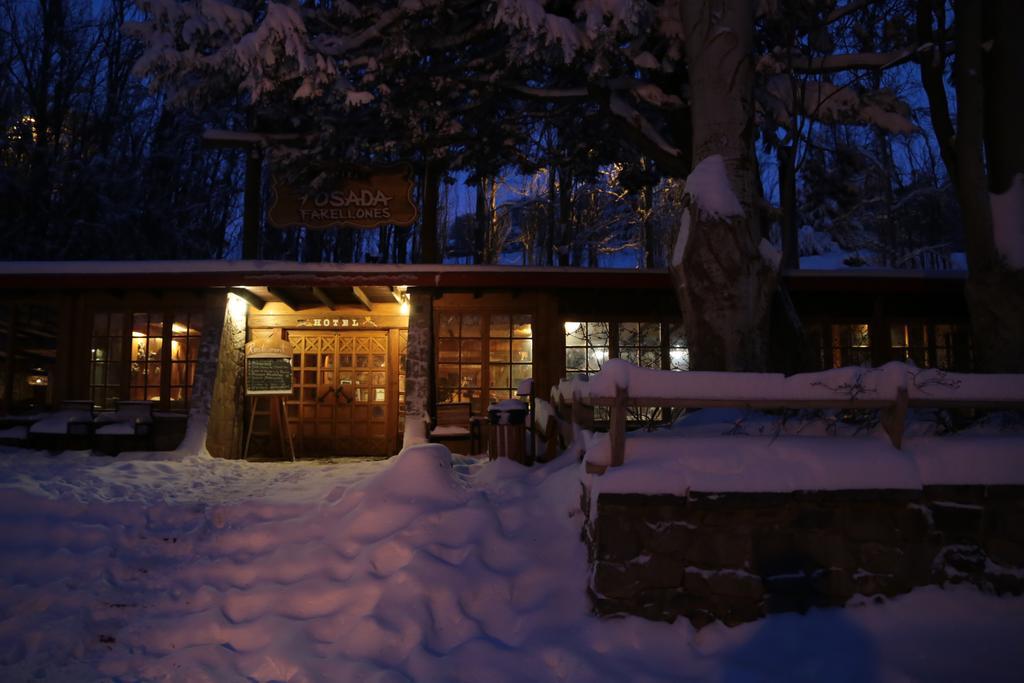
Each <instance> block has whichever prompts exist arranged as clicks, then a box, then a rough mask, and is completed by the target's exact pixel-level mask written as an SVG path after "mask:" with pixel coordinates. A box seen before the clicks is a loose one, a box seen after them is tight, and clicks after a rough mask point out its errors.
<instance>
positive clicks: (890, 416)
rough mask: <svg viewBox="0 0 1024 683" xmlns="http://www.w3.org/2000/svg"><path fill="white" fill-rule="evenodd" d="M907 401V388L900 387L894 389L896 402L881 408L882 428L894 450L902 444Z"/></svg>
mask: <svg viewBox="0 0 1024 683" xmlns="http://www.w3.org/2000/svg"><path fill="white" fill-rule="evenodd" d="M907 403H908V399H907V388H906V387H900V388H898V389H897V390H896V402H895V403H893V404H892V406H891V407H889V408H885V409H884V410H882V414H881V418H882V428H883V429H885V433H886V434H888V435H889V441H891V442H892V445H893V447H894V448H895V449H896V450H899V449H900V447H901V446H902V445H903V423H904V422H905V421H906V419H907Z"/></svg>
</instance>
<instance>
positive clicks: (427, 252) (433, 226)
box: [420, 158, 441, 263]
mask: <svg viewBox="0 0 1024 683" xmlns="http://www.w3.org/2000/svg"><path fill="white" fill-rule="evenodd" d="M440 182H441V174H440V173H439V168H438V163H437V161H434V160H433V159H430V158H427V160H426V161H425V162H424V172H423V219H422V222H421V223H420V263H437V262H438V257H437V203H438V197H439V194H438V184H439V183H440Z"/></svg>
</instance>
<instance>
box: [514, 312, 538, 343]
mask: <svg viewBox="0 0 1024 683" xmlns="http://www.w3.org/2000/svg"><path fill="white" fill-rule="evenodd" d="M512 336H514V337H520V338H524V337H532V336H533V324H532V321H531V318H530V316H528V315H514V316H512Z"/></svg>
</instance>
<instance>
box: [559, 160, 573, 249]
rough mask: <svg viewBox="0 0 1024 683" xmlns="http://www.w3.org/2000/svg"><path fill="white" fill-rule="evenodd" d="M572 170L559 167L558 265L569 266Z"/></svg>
mask: <svg viewBox="0 0 1024 683" xmlns="http://www.w3.org/2000/svg"><path fill="white" fill-rule="evenodd" d="M572 183H573V179H572V171H570V170H569V169H567V168H566V167H564V166H560V167H559V168H558V209H559V210H558V223H559V225H560V227H561V230H560V234H559V237H558V265H560V266H568V265H569V255H570V252H571V251H572V241H573V240H572Z"/></svg>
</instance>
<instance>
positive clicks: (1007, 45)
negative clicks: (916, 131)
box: [917, 0, 1024, 372]
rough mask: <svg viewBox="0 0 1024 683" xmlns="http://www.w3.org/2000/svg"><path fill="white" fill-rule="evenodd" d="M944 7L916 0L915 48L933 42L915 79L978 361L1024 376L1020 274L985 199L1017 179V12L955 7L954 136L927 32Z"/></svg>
mask: <svg viewBox="0 0 1024 683" xmlns="http://www.w3.org/2000/svg"><path fill="white" fill-rule="evenodd" d="M944 11H945V4H944V3H943V2H941V1H939V0H919V3H918V7H917V31H918V39H919V40H920V41H921V42H922V44H928V43H932V44H935V45H936V47H934V48H932V50H933V54H929V55H924V56H923V58H922V59H921V61H920V68H921V81H922V83H923V85H924V89H925V93H926V94H927V96H928V104H929V110H930V113H931V118H932V127H933V128H934V129H935V135H936V139H937V141H938V143H939V150H940V152H941V153H942V159H943V161H944V162H945V164H946V170H947V172H948V173H949V176H950V178H951V179H952V181H953V183H954V185H955V186H956V194H957V200H958V201H959V203H960V212H961V214H962V216H963V222H964V230H965V233H966V244H967V266H968V271H969V275H968V281H967V304H968V308H969V309H970V314H971V328H972V331H973V337H974V350H975V356H976V359H975V360H976V365H977V366H978V368H979V369H982V370H988V371H1012V372H1024V345H1022V344H1021V343H1020V340H1021V339H1022V338H1024V271H1022V269H1021V268H1020V266H1019V265H1018V266H1017V267H1016V268H1014V267H1012V266H1011V265H1010V264H1009V263H1007V262H1006V261H1005V260H1004V259H1003V258H1001V257H1000V254H999V253H998V251H997V248H996V241H995V234H994V231H993V214H992V204H991V198H990V195H989V192H990V191H991V192H993V193H994V194H996V195H998V194H1000V193H1001V192H1006V191H1007V190H1008V189H1010V187H1011V184H1012V179H1013V177H1014V176H1015V175H1016V174H1021V175H1020V177H1021V178H1022V179H1024V150H1022V149H1021V147H1022V144H1021V131H1020V129H1019V127H1018V126H1017V125H1016V124H1015V121H1014V119H1015V117H1017V116H1018V115H1019V112H1020V109H1021V107H1022V106H1024V104H1022V100H1024V93H1022V92H1021V88H1020V83H1021V79H1022V78H1024V73H1022V72H1024V65H1022V64H1024V56H1022V52H1021V47H1020V44H1019V43H1018V42H1017V41H1016V37H1015V36H1014V35H1012V34H1013V32H1014V31H1015V30H1016V27H1017V26H1019V22H1020V21H1021V15H1022V14H1024V12H1022V9H1021V6H1020V4H1019V3H1018V2H1014V1H1012V0H998V1H996V0H994V1H993V2H991V3H984V6H983V4H982V3H977V2H973V1H971V0H959V1H958V2H957V3H956V5H955V12H956V15H955V30H956V45H957V56H956V62H955V63H954V68H953V80H954V86H955V89H956V104H957V106H956V123H957V125H956V129H955V130H954V128H953V122H952V116H951V115H950V110H949V104H948V102H947V101H946V93H945V89H944V87H943V82H942V71H943V68H944V65H945V54H944V53H943V52H942V41H941V40H934V39H933V34H934V31H933V29H932V22H933V18H934V17H938V25H939V29H940V30H941V29H942V28H943V27H944V26H945V15H944ZM1015 20H1016V21H1017V22H1018V23H1017V24H1014V23H1013V22H1014V21H1015ZM986 21H987V24H988V32H989V35H986V31H985V24H986ZM987 40H992V46H991V49H990V50H989V53H988V56H987V57H985V56H984V51H983V48H982V45H983V43H984V42H986V41H987ZM983 144H984V145H985V147H984V155H983V147H982V145H983ZM986 159H987V162H988V168H987V169H986ZM997 201H998V200H997ZM1011 215H1013V214H1012V213H1008V214H1007V217H1009V216H1011ZM1002 219H1003V216H1002V215H1000V220H1002ZM1016 220H1017V221H1018V225H1017V226H1016V228H1015V230H1016V233H1017V234H1018V235H1020V234H1021V232H1024V226H1021V225H1020V224H1019V223H1020V222H1024V218H1021V216H1020V215H1019V214H1018V215H1017V216H1016ZM1007 228H1008V232H1009V233H1010V234H1012V233H1013V232H1014V228H1012V227H1010V226H1004V225H1001V226H1000V229H1001V230H1004V229H1007Z"/></svg>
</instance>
